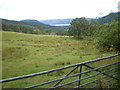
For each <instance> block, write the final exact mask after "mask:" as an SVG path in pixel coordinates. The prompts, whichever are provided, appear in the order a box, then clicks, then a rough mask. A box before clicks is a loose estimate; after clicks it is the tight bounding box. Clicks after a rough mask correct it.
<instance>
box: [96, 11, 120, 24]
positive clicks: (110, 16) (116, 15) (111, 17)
mask: <svg viewBox="0 0 120 90" xmlns="http://www.w3.org/2000/svg"><path fill="white" fill-rule="evenodd" d="M118 19H119V20H120V12H116V13H110V14H108V15H106V16H104V17H101V18H99V19H96V21H98V22H99V23H100V24H102V23H109V22H112V21H113V20H118Z"/></svg>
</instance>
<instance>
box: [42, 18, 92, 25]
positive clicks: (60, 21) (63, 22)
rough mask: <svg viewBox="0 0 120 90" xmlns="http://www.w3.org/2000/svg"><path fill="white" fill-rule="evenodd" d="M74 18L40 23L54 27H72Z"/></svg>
mask: <svg viewBox="0 0 120 90" xmlns="http://www.w3.org/2000/svg"><path fill="white" fill-rule="evenodd" d="M73 19H74V18H69V19H51V20H42V21H40V22H42V23H44V24H48V25H52V26H57V25H59V24H60V25H61V26H62V25H63V26H68V25H70V23H71V22H72V20H73ZM91 19H93V18H87V20H91Z"/></svg>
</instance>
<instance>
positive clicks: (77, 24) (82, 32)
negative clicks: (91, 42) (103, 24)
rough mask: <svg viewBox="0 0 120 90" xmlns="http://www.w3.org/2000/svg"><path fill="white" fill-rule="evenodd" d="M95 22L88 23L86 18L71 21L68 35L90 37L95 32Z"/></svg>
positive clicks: (96, 25) (96, 26)
mask: <svg viewBox="0 0 120 90" xmlns="http://www.w3.org/2000/svg"><path fill="white" fill-rule="evenodd" d="M97 28H98V23H97V21H94V20H91V21H88V20H87V19H86V18H84V17H83V18H76V19H74V20H73V21H72V23H71V26H70V28H69V31H68V33H69V35H71V36H74V37H77V38H81V37H82V36H91V35H93V32H94V31H95V30H97Z"/></svg>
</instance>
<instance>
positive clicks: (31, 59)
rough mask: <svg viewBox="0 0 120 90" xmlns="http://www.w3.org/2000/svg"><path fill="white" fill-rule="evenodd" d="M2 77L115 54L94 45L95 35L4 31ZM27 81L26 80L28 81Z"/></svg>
mask: <svg viewBox="0 0 120 90" xmlns="http://www.w3.org/2000/svg"><path fill="white" fill-rule="evenodd" d="M2 38H3V41H2V55H3V56H2V70H3V72H2V76H3V77H2V78H3V79H6V78H11V77H16V76H21V75H26V74H31V73H37V72H41V71H45V70H50V69H55V68H58V67H63V66H67V65H72V64H76V63H80V62H84V61H89V60H91V59H96V58H101V57H103V56H109V55H112V54H115V53H114V52H106V53H101V52H99V51H98V49H96V48H95V43H94V39H93V38H87V37H86V38H84V39H83V40H76V39H74V38H73V37H69V36H55V35H32V34H23V33H16V32H2ZM56 77H60V76H50V75H49V76H48V79H47V78H46V77H41V78H40V77H39V78H37V77H35V78H33V80H30V79H26V80H25V81H18V83H19V84H18V85H16V83H14V82H10V83H9V84H5V85H3V87H4V88H6V87H16V88H21V87H23V86H26V85H32V84H33V83H38V80H39V81H41V82H42V81H44V80H50V79H53V78H56ZM26 81H27V82H26Z"/></svg>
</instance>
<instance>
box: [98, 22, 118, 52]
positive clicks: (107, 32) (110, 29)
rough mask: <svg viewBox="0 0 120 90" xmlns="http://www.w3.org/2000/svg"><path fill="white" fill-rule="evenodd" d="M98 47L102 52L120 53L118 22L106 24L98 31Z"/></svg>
mask: <svg viewBox="0 0 120 90" xmlns="http://www.w3.org/2000/svg"><path fill="white" fill-rule="evenodd" d="M96 42H97V47H98V48H99V50H100V51H111V50H114V51H117V52H120V30H119V28H118V21H113V22H111V23H106V24H104V25H102V26H101V27H100V30H99V31H97V38H96Z"/></svg>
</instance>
